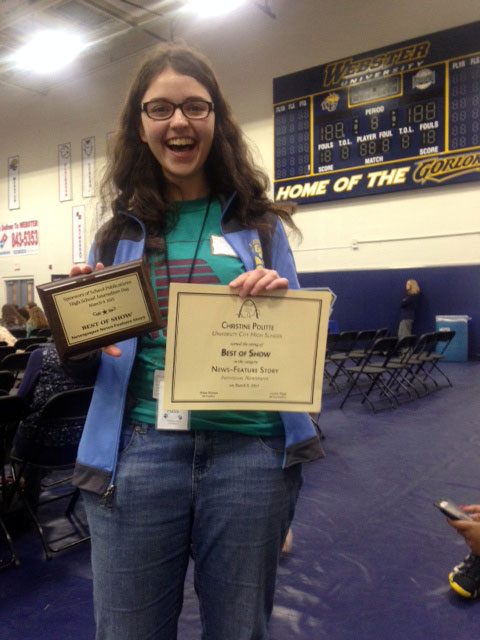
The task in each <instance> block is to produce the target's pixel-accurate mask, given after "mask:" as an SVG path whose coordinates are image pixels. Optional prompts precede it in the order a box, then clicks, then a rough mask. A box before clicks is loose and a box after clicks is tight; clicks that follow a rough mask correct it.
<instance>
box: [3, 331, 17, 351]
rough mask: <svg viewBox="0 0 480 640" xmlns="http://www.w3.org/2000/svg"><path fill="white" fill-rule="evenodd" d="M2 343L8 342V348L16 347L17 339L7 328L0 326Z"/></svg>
mask: <svg viewBox="0 0 480 640" xmlns="http://www.w3.org/2000/svg"><path fill="white" fill-rule="evenodd" d="M0 342H6V343H7V346H8V347H14V346H15V343H16V342H17V339H16V337H15V336H14V335H13V334H11V333H10V331H9V330H8V329H7V328H6V327H2V326H0Z"/></svg>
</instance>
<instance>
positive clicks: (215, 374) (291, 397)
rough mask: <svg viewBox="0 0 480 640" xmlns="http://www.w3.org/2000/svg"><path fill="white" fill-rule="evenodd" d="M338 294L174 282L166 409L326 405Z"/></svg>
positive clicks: (281, 408) (311, 409) (305, 408)
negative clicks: (243, 292)
mask: <svg viewBox="0 0 480 640" xmlns="http://www.w3.org/2000/svg"><path fill="white" fill-rule="evenodd" d="M331 299H332V296H331V294H330V293H329V292H325V291H303V290H296V291H293V290H287V289H282V290H279V291H275V292H269V293H264V294H261V295H258V296H255V297H250V298H240V297H239V296H238V295H237V294H236V293H232V291H231V289H230V288H229V287H227V286H212V285H195V284H177V283H172V284H171V285H170V297H169V311H168V331H167V350H166V361H165V387H164V397H163V406H164V408H165V409H170V410H173V409H190V410H192V409H194V410H212V409H217V410H218V409H224V410H225V409H228V410H266V411H308V412H318V411H319V410H320V405H321V396H322V381H323V369H324V364H325V346H326V340H327V330H328V317H329V308H330V302H331Z"/></svg>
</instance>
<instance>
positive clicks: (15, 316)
mask: <svg viewBox="0 0 480 640" xmlns="http://www.w3.org/2000/svg"><path fill="white" fill-rule="evenodd" d="M0 324H1V325H2V326H3V327H6V328H7V329H17V328H23V327H25V318H24V317H23V316H22V315H21V314H20V313H19V312H18V311H17V308H16V306H15V305H14V304H4V305H3V307H2V318H1V321H0Z"/></svg>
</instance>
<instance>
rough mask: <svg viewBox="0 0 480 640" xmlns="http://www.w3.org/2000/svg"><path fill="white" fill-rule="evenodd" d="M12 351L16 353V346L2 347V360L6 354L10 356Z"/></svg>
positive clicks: (0, 356)
mask: <svg viewBox="0 0 480 640" xmlns="http://www.w3.org/2000/svg"><path fill="white" fill-rule="evenodd" d="M11 353H15V347H9V346H8V345H3V346H1V347H0V362H1V361H2V360H3V359H4V358H5V356H9V355H10V354H11Z"/></svg>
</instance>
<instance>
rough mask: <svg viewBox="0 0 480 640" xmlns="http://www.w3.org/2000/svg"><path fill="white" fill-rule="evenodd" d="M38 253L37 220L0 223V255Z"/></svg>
mask: <svg viewBox="0 0 480 640" xmlns="http://www.w3.org/2000/svg"><path fill="white" fill-rule="evenodd" d="M35 253H38V220H24V221H23V222H10V223H8V222H6V223H4V224H0V256H2V257H3V256H18V255H31V254H35Z"/></svg>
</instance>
